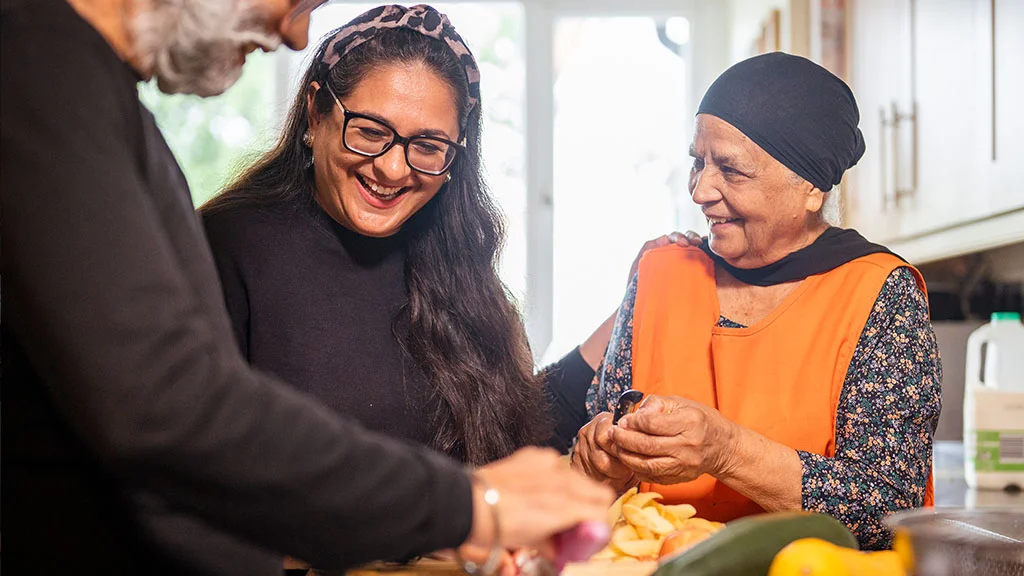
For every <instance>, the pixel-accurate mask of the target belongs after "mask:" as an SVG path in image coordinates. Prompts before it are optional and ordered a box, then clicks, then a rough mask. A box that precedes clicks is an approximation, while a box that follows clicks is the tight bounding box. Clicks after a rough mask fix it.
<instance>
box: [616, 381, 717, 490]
mask: <svg viewBox="0 0 1024 576" xmlns="http://www.w3.org/2000/svg"><path fill="white" fill-rule="evenodd" d="M609 436H610V438H611V447H610V450H611V452H612V453H613V455H614V456H612V457H613V458H618V461H620V462H621V463H622V464H625V465H626V466H628V467H629V468H630V469H631V470H633V471H634V472H635V473H636V476H637V477H638V478H639V479H640V480H643V481H646V482H654V483H657V484H665V485H668V484H678V483H680V482H688V481H690V480H693V479H695V478H697V477H698V476H700V475H701V474H705V473H706V474H711V475H717V474H718V473H720V472H722V471H724V470H726V469H727V468H728V466H729V465H730V462H729V456H730V455H731V454H732V453H733V445H734V443H735V438H736V424H734V423H732V422H730V421H729V420H728V419H727V418H726V417H725V416H722V414H721V413H720V412H718V411H717V410H715V409H714V408H711V407H709V406H706V405H704V404H701V403H699V402H694V401H692V400H687V399H685V398H680V397H678V396H669V397H661V396H651V397H648V398H647V400H646V401H645V402H644V404H643V406H641V407H640V409H639V410H637V411H636V412H634V413H633V414H627V415H626V416H624V417H623V418H622V420H620V421H619V425H618V426H616V427H614V428H613V429H611V430H610V431H609Z"/></svg>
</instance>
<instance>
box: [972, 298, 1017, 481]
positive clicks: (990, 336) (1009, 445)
mask: <svg viewBox="0 0 1024 576" xmlns="http://www.w3.org/2000/svg"><path fill="white" fill-rule="evenodd" d="M966 373H967V378H966V388H965V389H964V478H965V479H966V480H967V485H968V486H970V487H971V488H981V489H994V490H1001V489H1004V488H1007V487H1009V486H1012V485H1016V486H1018V487H1021V488H1024V324H1021V319H1020V314H1019V313H1017V312H996V313H994V314H992V321H991V322H990V323H989V324H986V325H984V326H982V327H981V328H978V329H977V330H975V331H974V332H972V333H971V336H970V338H968V339H967V362H966Z"/></svg>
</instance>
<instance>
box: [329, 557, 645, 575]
mask: <svg viewBox="0 0 1024 576" xmlns="http://www.w3.org/2000/svg"><path fill="white" fill-rule="evenodd" d="M657 568H658V563H657V562H580V563H577V564H569V565H568V566H566V567H565V570H562V576H650V575H651V573H653V572H654V571H655V569H657ZM465 574H466V573H465V572H463V571H462V567H461V566H460V565H459V564H458V563H456V562H447V561H441V560H429V559H426V560H420V561H419V562H417V563H415V564H412V565H408V566H395V565H385V564H377V565H370V566H365V567H362V568H357V569H355V570H349V572H348V573H347V576H465Z"/></svg>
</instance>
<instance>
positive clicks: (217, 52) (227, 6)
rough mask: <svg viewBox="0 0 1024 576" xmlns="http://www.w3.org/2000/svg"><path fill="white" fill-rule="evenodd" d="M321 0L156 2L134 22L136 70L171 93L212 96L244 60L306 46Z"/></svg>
mask: <svg viewBox="0 0 1024 576" xmlns="http://www.w3.org/2000/svg"><path fill="white" fill-rule="evenodd" d="M322 2H323V0H303V1H302V2H299V3H298V4H296V5H293V4H292V1H291V0H178V1H173V0H153V1H152V3H151V4H150V5H148V6H143V7H140V11H139V12H138V13H137V14H136V15H135V17H134V19H133V22H132V24H133V33H134V45H135V49H136V52H137V59H138V62H137V68H138V69H139V70H140V71H142V72H143V73H144V74H152V75H153V76H154V77H155V78H156V79H157V84H158V85H159V87H160V89H161V90H162V91H164V92H167V93H179V92H180V93H186V94H197V95H199V96H214V95H217V94H220V93H222V92H224V91H225V90H227V89H228V88H230V87H231V86H232V85H233V84H234V83H235V81H237V80H238V78H239V76H241V74H242V66H243V65H244V64H245V57H246V55H247V54H248V53H250V52H252V51H253V50H255V49H257V48H260V49H262V50H264V51H267V52H270V51H273V50H275V49H277V47H278V46H279V45H280V44H281V43H282V41H283V42H284V43H285V44H286V45H288V46H289V47H291V48H293V49H301V48H303V47H305V45H306V41H307V34H308V32H309V13H310V11H312V10H313V9H314V8H316V7H317V6H319V5H320V4H321V3H322Z"/></svg>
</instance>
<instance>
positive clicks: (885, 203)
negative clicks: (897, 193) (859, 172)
mask: <svg viewBox="0 0 1024 576" xmlns="http://www.w3.org/2000/svg"><path fill="white" fill-rule="evenodd" d="M878 119H879V123H878V134H879V136H880V137H879V138H878V142H879V145H878V149H879V151H880V152H881V155H882V165H881V167H880V169H879V174H881V175H882V176H881V182H879V184H881V186H880V189H881V190H882V212H886V211H888V209H889V189H888V184H889V181H888V179H887V178H886V177H885V176H886V173H887V172H888V162H886V160H887V159H888V153H887V152H886V150H887V148H888V147H887V146H886V145H885V141H886V140H887V138H886V128H887V127H888V125H889V123H888V122H887V121H886V119H885V107H884V106H883V107H881V108H879V109H878Z"/></svg>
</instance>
